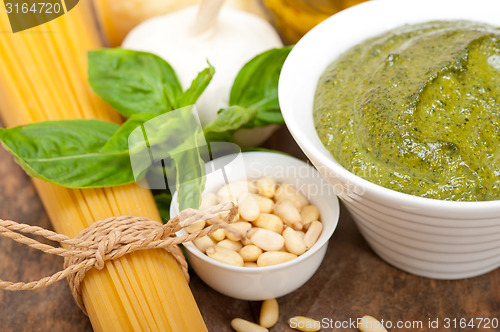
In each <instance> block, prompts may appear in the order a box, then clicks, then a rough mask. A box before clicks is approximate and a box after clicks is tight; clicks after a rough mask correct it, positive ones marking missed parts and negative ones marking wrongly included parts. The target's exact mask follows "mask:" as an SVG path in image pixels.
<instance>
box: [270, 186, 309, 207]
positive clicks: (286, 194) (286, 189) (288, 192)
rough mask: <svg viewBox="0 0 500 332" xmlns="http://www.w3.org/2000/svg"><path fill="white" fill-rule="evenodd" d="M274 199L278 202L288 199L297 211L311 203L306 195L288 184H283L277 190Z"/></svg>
mask: <svg viewBox="0 0 500 332" xmlns="http://www.w3.org/2000/svg"><path fill="white" fill-rule="evenodd" d="M274 198H275V200H276V201H277V202H279V201H284V200H287V199H288V200H290V201H291V202H292V203H293V205H294V206H295V207H296V208H297V210H300V209H302V207H304V206H306V205H308V204H309V201H308V200H307V198H306V197H305V196H304V195H302V194H301V193H300V192H299V191H298V190H297V189H295V187H294V186H292V185H291V184H288V183H286V182H283V183H281V184H280V185H279V186H278V189H276V193H275V194H274Z"/></svg>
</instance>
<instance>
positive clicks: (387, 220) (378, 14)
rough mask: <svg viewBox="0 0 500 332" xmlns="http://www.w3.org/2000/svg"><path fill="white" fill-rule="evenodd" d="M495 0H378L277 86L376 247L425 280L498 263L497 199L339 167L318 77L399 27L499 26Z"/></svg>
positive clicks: (295, 56)
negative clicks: (387, 180)
mask: <svg viewBox="0 0 500 332" xmlns="http://www.w3.org/2000/svg"><path fill="white" fill-rule="evenodd" d="M499 13H500V1H498V0H476V1H474V2H471V1H468V0H439V1H435V0H407V1H401V0H378V1H369V2H365V3H362V4H360V5H357V6H355V7H352V8H349V9H347V10H344V11H342V12H340V13H338V14H335V15H334V16H332V17H330V18H329V19H327V20H325V21H324V22H323V23H321V24H319V25H318V26H316V27H315V28H314V29H313V30H311V31H310V32H309V33H308V34H307V35H306V36H305V37H304V38H302V39H301V40H300V41H299V42H298V43H297V45H296V46H295V47H294V48H293V50H292V52H291V53H290V55H289V56H288V58H287V60H286V62H285V64H284V66H283V69H282V72H281V75H280V82H279V99H280V105H281V109H282V113H283V117H284V118H285V122H286V125H287V127H288V129H289V130H290V132H291V133H292V135H293V137H294V138H295V140H296V141H297V143H298V144H299V145H300V147H301V148H302V150H303V151H304V153H305V154H306V155H307V156H308V157H309V159H310V160H311V161H312V163H313V164H314V165H315V166H316V167H317V168H318V169H319V171H320V172H321V174H323V175H324V176H325V178H326V179H327V180H328V181H329V182H330V183H331V184H333V185H334V187H335V189H336V190H335V191H336V194H337V195H338V196H339V197H340V198H341V199H342V200H343V202H344V203H345V205H346V207H347V208H348V209H349V211H350V212H351V214H352V216H353V218H354V220H355V221H356V223H357V226H358V228H359V229H360V231H361V233H362V234H363V235H364V237H365V238H366V240H367V242H368V243H369V244H370V246H371V247H372V248H373V250H374V251H375V252H376V253H377V254H379V255H380V256H381V257H382V258H383V259H385V260H386V261H387V262H389V263H391V264H392V265H394V266H396V267H398V268H400V269H402V270H405V271H408V272H411V273H414V274H417V275H421V276H425V277H431V278H439V279H460V278H467V277H473V276H477V275H480V274H483V273H486V272H488V271H491V270H493V269H495V268H497V267H499V266H500V201H488V202H451V201H441V200H435V199H427V198H422V197H417V196H412V195H407V194H403V193H400V192H396V191H393V190H390V189H387V188H383V187H381V186H378V185H376V184H373V183H371V182H368V181H366V180H364V179H362V178H360V177H358V176H356V175H354V174H352V173H350V172H349V171H347V170H346V169H345V168H343V167H342V166H341V165H340V164H338V163H337V162H336V161H335V160H334V159H333V158H332V156H331V155H330V153H329V152H328V151H327V150H326V149H325V147H324V146H323V144H322V143H321V141H320V139H319V137H318V135H317V133H316V131H315V128H314V124H313V117H312V109H313V101H314V93H315V90H316V86H317V83H318V79H319V77H320V75H321V74H322V73H323V71H324V70H325V69H326V67H327V66H328V65H329V64H330V63H331V62H332V61H333V60H334V59H335V58H336V57H338V56H339V55H340V54H342V53H343V52H345V51H346V50H347V49H349V48H350V47H352V46H354V45H356V44H358V43H360V42H362V41H363V40H365V39H367V38H369V37H373V36H376V35H378V34H381V33H383V32H384V31H387V30H390V29H392V28H395V27H397V26H400V25H403V24H410V23H418V22H425V21H431V20H457V19H464V20H472V21H478V22H484V23H489V24H492V25H495V26H500V15H499Z"/></svg>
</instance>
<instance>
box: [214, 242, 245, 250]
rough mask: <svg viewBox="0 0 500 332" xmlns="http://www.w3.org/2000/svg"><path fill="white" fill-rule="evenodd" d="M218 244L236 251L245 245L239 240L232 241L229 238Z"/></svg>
mask: <svg viewBox="0 0 500 332" xmlns="http://www.w3.org/2000/svg"><path fill="white" fill-rule="evenodd" d="M217 245H218V246H221V247H224V248H227V249H231V250H234V251H238V250H240V249H241V248H242V247H243V245H242V244H241V243H240V242H239V241H232V240H229V239H225V240H222V241H220V242H219V243H217Z"/></svg>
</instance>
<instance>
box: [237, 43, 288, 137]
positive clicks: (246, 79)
mask: <svg viewBox="0 0 500 332" xmlns="http://www.w3.org/2000/svg"><path fill="white" fill-rule="evenodd" d="M291 50H292V47H291V46H287V47H283V48H275V49H271V50H269V51H266V52H264V53H261V54H259V55H257V56H256V57H255V58H253V59H252V60H250V61H249V62H248V63H247V64H245V65H244V66H243V68H241V70H240V72H239V73H238V75H237V76H236V79H235V80H234V83H233V87H232V88H231V94H230V96H229V105H230V106H233V105H238V106H243V107H247V108H255V109H256V110H257V115H256V117H255V118H254V119H253V120H252V121H251V122H250V123H247V124H246V125H245V127H246V128H252V127H261V126H266V125H269V124H284V120H283V116H282V115H281V110H280V106H279V102H278V81H279V76H280V73H281V68H282V67H283V63H284V62H285V59H286V57H287V56H288V54H289V53H290V51H291Z"/></svg>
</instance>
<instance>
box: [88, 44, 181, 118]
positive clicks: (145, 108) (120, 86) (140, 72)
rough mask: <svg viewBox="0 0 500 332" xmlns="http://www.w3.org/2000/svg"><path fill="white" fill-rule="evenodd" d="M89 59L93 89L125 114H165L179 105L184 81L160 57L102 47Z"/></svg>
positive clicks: (90, 55)
mask: <svg viewBox="0 0 500 332" xmlns="http://www.w3.org/2000/svg"><path fill="white" fill-rule="evenodd" d="M88 62H89V72H88V75H89V82H90V85H91V86H92V89H93V90H94V91H95V93H97V94H98V95H99V96H100V97H101V98H102V99H104V100H105V101H106V102H107V103H109V104H110V105H111V106H113V107H114V108H115V109H116V110H118V111H119V112H120V113H122V114H123V115H125V116H127V117H128V116H131V115H132V114H135V113H155V114H161V113H165V112H168V111H171V110H173V109H175V108H177V105H176V100H178V98H179V97H180V96H181V95H182V87H181V84H180V83H179V80H178V78H177V75H176V74H175V71H174V70H173V68H172V67H171V66H170V65H169V64H168V63H167V62H166V61H165V60H163V59H162V58H160V57H159V56H157V55H154V54H151V53H146V52H138V51H132V50H125V49H121V48H115V49H102V50H97V51H90V52H89V53H88Z"/></svg>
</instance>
